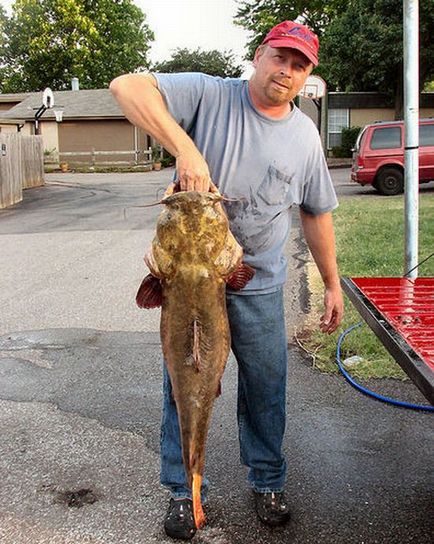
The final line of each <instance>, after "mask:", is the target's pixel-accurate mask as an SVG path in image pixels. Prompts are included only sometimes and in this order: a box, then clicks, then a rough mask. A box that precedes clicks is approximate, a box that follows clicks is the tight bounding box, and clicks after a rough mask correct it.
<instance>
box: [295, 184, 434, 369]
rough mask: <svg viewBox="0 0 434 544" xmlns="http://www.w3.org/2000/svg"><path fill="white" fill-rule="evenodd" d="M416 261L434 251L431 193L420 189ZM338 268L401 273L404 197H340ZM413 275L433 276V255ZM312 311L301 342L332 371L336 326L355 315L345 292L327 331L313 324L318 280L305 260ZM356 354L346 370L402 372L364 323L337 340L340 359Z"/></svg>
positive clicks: (347, 272)
mask: <svg viewBox="0 0 434 544" xmlns="http://www.w3.org/2000/svg"><path fill="white" fill-rule="evenodd" d="M419 206H420V208H419V262H420V261H422V260H423V259H424V258H425V257H427V256H428V255H429V254H431V253H432V252H433V251H434V195H432V194H425V195H423V194H421V195H420V203H419ZM334 224H335V232H336V244H337V252H338V263H339V271H340V274H341V276H374V277H375V276H402V275H403V273H404V272H403V269H404V244H405V242H404V197H403V196H396V197H379V196H375V195H369V197H362V198H360V197H351V198H350V197H341V198H340V206H339V208H338V209H337V210H336V211H335V213H334ZM418 274H419V276H420V277H422V276H434V257H432V258H431V259H429V260H428V261H427V262H426V263H424V264H422V265H421V267H420V268H419V272H418ZM308 275H309V284H310V290H311V293H312V301H311V306H312V315H311V316H310V318H309V319H308V321H307V323H306V325H305V327H304V329H303V330H301V331H299V332H298V338H299V340H300V344H301V345H302V347H303V348H304V349H305V350H306V351H308V352H309V353H310V354H312V358H313V364H314V365H315V366H316V367H317V368H319V369H320V370H323V371H326V372H337V365H336V363H335V353H336V345H337V340H338V337H339V334H340V332H342V331H343V330H345V329H347V328H348V327H349V326H351V325H353V324H355V323H357V322H359V321H361V320H362V319H361V317H360V315H359V313H358V312H357V311H356V310H355V309H354V308H353V305H352V304H351V302H350V301H349V300H348V298H347V297H345V316H344V320H343V323H342V326H341V327H340V329H339V330H338V331H337V332H336V333H334V334H333V335H331V336H327V335H324V334H322V333H320V332H319V331H318V330H317V323H318V316H319V315H321V313H322V297H323V285H322V282H321V278H320V276H319V274H318V272H317V270H316V267H315V266H314V265H313V264H312V265H310V266H309V274H308ZM352 355H358V356H359V357H361V358H362V359H363V362H361V363H359V364H358V365H357V366H355V367H352V368H351V369H350V372H351V374H352V375H354V376H358V377H378V378H384V377H393V378H398V379H405V378H406V374H405V373H404V372H403V371H402V370H401V367H400V366H399V365H398V364H397V363H395V361H394V360H393V359H392V358H391V357H390V356H389V354H388V352H387V351H386V350H385V348H384V347H383V345H382V344H381V342H380V341H379V340H377V338H376V336H375V335H374V333H373V332H371V330H370V328H369V327H368V325H366V324H364V325H363V326H362V327H359V328H358V329H356V330H354V331H353V332H351V333H350V334H349V335H348V336H347V337H346V338H345V340H344V342H343V346H342V360H344V359H345V358H347V357H350V356H352Z"/></svg>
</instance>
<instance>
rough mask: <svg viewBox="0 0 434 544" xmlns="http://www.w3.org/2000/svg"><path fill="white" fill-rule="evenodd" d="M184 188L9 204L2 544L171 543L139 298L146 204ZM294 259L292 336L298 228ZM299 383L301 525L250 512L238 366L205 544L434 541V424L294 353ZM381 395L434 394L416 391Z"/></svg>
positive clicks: (128, 180) (0, 224) (294, 390)
mask: <svg viewBox="0 0 434 544" xmlns="http://www.w3.org/2000/svg"><path fill="white" fill-rule="evenodd" d="M340 173H342V171H340ZM170 178H171V171H167V170H166V171H163V172H161V173H146V174H87V175H84V174H82V175H79V174H76V175H74V174H63V175H62V174H52V175H49V176H47V181H48V184H47V185H46V186H45V187H42V188H39V189H32V190H27V191H25V193H24V201H23V202H22V203H20V204H17V205H16V206H13V207H11V208H8V209H7V210H2V211H0V243H1V246H0V247H1V257H0V276H1V278H2V289H1V291H0V307H1V314H0V428H1V434H0V474H1V485H0V542H1V543H2V544H45V543H50V544H81V543H83V544H84V543H98V544H121V543H125V544H141V543H152V542H162V543H164V542H170V541H169V540H168V539H167V538H166V537H165V535H164V533H163V531H162V527H161V521H162V518H163V516H164V512H165V509H166V503H167V496H166V493H165V491H164V490H162V489H161V488H160V486H159V484H158V470H159V466H158V465H159V460H158V450H159V422H160V405H161V392H160V389H161V363H160V347H159V336H158V323H159V314H158V311H156V310H155V311H154V310H153V311H140V310H138V309H137V308H136V307H135V305H134V295H135V291H136V289H137V287H138V285H139V283H140V281H141V279H142V277H143V275H144V273H146V270H145V267H144V264H143V262H142V255H143V253H144V250H145V248H146V247H147V245H148V243H149V241H150V240H151V238H152V235H153V229H154V225H155V218H156V215H157V214H158V207H155V208H140V207H136V206H139V205H141V204H144V203H149V202H150V201H153V200H156V199H157V198H158V196H159V195H160V194H161V190H162V189H163V188H164V187H165V186H166V185H167V183H168V181H169V180H170ZM287 252H288V255H290V256H291V278H295V280H292V281H289V282H288V285H287V288H286V293H285V297H286V298H285V300H286V313H287V318H288V329H289V331H290V332H291V330H292V327H293V325H294V324H296V323H297V322H299V321H300V320H301V319H303V316H304V315H305V312H306V311H307V309H308V304H309V300H308V293H307V291H306V288H305V282H304V275H305V263H306V260H307V259H308V255H307V252H306V247H305V245H304V243H303V241H302V239H301V237H300V232H299V228H298V224H297V222H296V223H295V225H294V229H293V232H292V237H291V241H290V244H289V245H288V248H287ZM299 285H301V287H300V288H299ZM289 375H290V378H289V383H288V393H287V409H288V425H287V433H286V439H285V445H284V447H285V452H286V455H287V459H288V467H289V468H288V484H287V489H288V496H289V498H290V504H291V508H292V512H293V520H292V522H291V523H290V524H289V525H288V526H287V527H284V528H277V529H274V530H271V529H268V528H265V527H263V526H261V525H260V524H259V523H258V522H257V520H256V518H255V515H254V514H253V512H252V506H253V505H252V500H251V496H250V492H249V490H248V489H247V486H246V483H245V476H246V473H245V469H244V468H243V467H241V465H240V462H239V450H238V444H237V430H236V420H235V404H236V364H235V361H234V360H233V359H232V358H231V359H230V361H229V363H228V368H227V370H226V373H225V376H224V381H223V394H222V396H221V397H220V398H219V400H218V401H217V403H216V408H215V411H214V415H213V422H212V427H211V431H210V436H209V442H208V454H207V467H208V468H207V472H208V476H209V478H210V479H211V481H212V488H211V491H210V496H209V502H208V505H207V507H206V508H207V510H206V512H207V515H208V524H207V526H206V528H205V529H204V530H203V531H200V532H199V533H198V534H197V536H196V537H195V540H194V542H197V543H209V544H232V543H234V544H253V543H255V544H256V543H259V544H261V543H264V544H265V543H279V544H280V543H289V542H291V543H295V544H309V543H312V544H313V543H315V544H317V543H318V542H328V543H332V544H334V543H336V544H347V543H351V544H352V543H359V544H362V543H363V544H373V543H387V544H394V543H397V544H398V543H399V544H406V543H418V544H428V543H430V542H431V541H432V530H433V519H434V516H433V513H434V512H433V508H432V505H433V502H434V501H433V489H434V485H433V477H432V467H431V466H430V459H431V458H432V442H433V440H432V438H433V433H432V421H433V419H432V415H431V414H424V413H417V412H410V411H404V410H402V409H397V408H393V407H389V406H386V405H383V404H379V403H376V402H374V401H372V400H369V399H367V398H365V397H363V396H361V395H359V394H358V393H356V392H354V391H353V390H352V389H351V388H350V387H349V386H348V385H347V384H346V383H345V382H344V381H343V379H341V378H340V377H338V376H330V375H323V374H320V373H318V372H317V371H316V370H315V369H313V368H312V367H311V364H310V361H309V360H308V359H307V358H306V357H305V354H304V353H302V352H301V351H300V350H299V349H297V348H296V347H295V346H291V348H290V360H289ZM370 385H373V386H374V387H375V388H376V389H377V390H379V391H381V392H383V393H386V394H393V395H395V396H398V397H400V398H402V399H405V400H410V401H413V402H425V400H424V399H423V398H421V395H420V394H419V392H418V391H417V389H416V388H415V387H414V386H413V385H412V384H411V383H410V382H407V383H401V382H395V381H392V380H384V381H379V382H375V383H374V384H370Z"/></svg>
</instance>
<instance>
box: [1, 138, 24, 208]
mask: <svg viewBox="0 0 434 544" xmlns="http://www.w3.org/2000/svg"><path fill="white" fill-rule="evenodd" d="M22 163H23V161H22V155H21V135H20V134H0V208H6V207H7V206H12V205H13V204H16V203H17V202H20V201H21V200H22V199H23V164H22Z"/></svg>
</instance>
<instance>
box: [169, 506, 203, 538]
mask: <svg viewBox="0 0 434 544" xmlns="http://www.w3.org/2000/svg"><path fill="white" fill-rule="evenodd" d="M164 530H165V531H166V535H167V536H170V537H171V538H179V539H180V540H191V539H192V538H193V537H194V535H195V534H196V524H195V523H194V516H193V502H192V501H191V500H190V499H170V504H169V510H168V511H167V514H166V518H165V519H164Z"/></svg>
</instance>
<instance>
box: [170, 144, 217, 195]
mask: <svg viewBox="0 0 434 544" xmlns="http://www.w3.org/2000/svg"><path fill="white" fill-rule="evenodd" d="M176 171H177V174H178V182H179V186H180V190H181V191H202V192H204V193H207V192H208V191H209V190H212V189H211V186H213V185H212V182H211V176H210V173H209V168H208V165H207V163H206V161H205V159H204V158H203V157H202V155H201V154H200V153H199V151H197V150H196V149H192V150H189V151H188V152H187V151H185V152H181V153H180V154H179V155H178V156H177V157H176Z"/></svg>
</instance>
